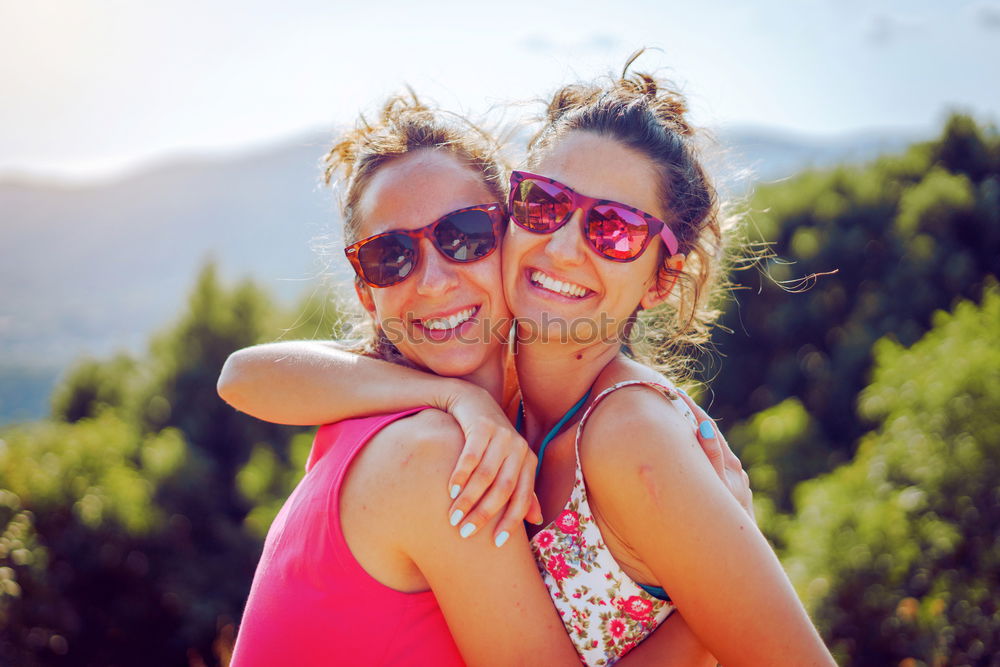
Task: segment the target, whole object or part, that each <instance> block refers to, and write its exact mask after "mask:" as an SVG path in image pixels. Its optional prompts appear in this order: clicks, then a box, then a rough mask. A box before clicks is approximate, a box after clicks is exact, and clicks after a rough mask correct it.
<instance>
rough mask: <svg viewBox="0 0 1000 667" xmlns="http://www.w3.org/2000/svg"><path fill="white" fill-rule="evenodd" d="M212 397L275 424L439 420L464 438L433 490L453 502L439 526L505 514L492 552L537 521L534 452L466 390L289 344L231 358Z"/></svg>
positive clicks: (472, 388) (319, 345)
mask: <svg viewBox="0 0 1000 667" xmlns="http://www.w3.org/2000/svg"><path fill="white" fill-rule="evenodd" d="M217 390H218V393H219V396H220V397H222V399H223V400H225V401H226V402H227V403H229V404H230V405H231V406H233V407H234V408H236V409H237V410H240V411H241V412H245V413H247V414H249V415H252V416H254V417H257V418H258V419H263V420H265V421H269V422H274V423H278V424H295V425H313V424H328V423H332V422H337V421H341V420H343V419H351V418H355V417H364V416H368V415H373V414H382V413H387V412H395V411H398V410H405V409H407V408H411V407H414V406H419V405H429V406H431V407H435V408H438V409H440V410H444V411H445V412H448V413H450V414H451V415H452V416H454V417H455V419H456V420H458V423H459V425H460V426H461V427H462V430H463V432H464V433H465V435H466V445H465V449H464V451H463V453H462V456H461V457H460V458H459V461H458V463H457V464H456V466H455V469H454V471H453V472H452V475H451V476H450V478H449V480H448V483H447V485H446V486H444V487H442V488H444V489H445V491H446V492H447V493H448V494H449V497H450V498H451V499H452V501H453V502H452V507H451V509H450V510H449V512H448V516H452V515H454V514H455V512H456V510H457V511H459V512H461V516H462V517H463V518H464V519H465V521H463V522H462V524H461V525H465V523H467V522H471V523H472V525H474V526H477V528H478V527H479V526H482V525H484V524H485V523H486V522H487V521H488V520H489V519H491V518H492V517H493V516H495V515H496V514H497V513H499V512H500V511H501V510H504V512H503V519H502V520H501V523H500V526H499V527H498V529H497V531H496V534H495V535H494V536H493V538H494V540H497V544H498V546H499V545H502V543H503V542H502V540H499V537H500V535H501V533H503V532H505V531H506V532H507V533H508V534H509V533H510V531H511V530H512V529H513V528H514V527H515V526H516V525H517V524H518V523H520V521H521V520H522V519H527V520H528V521H533V522H535V523H537V522H539V521H541V520H542V513H541V507H540V506H539V504H538V499H537V498H536V497H535V494H534V491H533V482H534V474H535V465H536V464H537V459H536V458H535V454H534V452H532V451H531V449H530V448H529V447H528V443H527V442H525V441H524V439H523V438H522V437H521V436H520V435H518V433H517V431H515V430H514V428H513V426H511V424H510V422H509V421H508V419H507V417H506V416H505V415H504V413H503V410H501V409H500V407H499V406H498V405H497V403H496V401H494V400H493V398H492V397H491V396H490V394H489V393H488V392H487V391H486V390H484V389H481V388H480V387H477V386H476V385H474V384H472V383H470V382H465V381H463V380H458V379H455V378H443V377H439V376H437V375H433V374H431V373H425V372H422V371H418V370H414V369H412V368H406V367H404V366H399V365H397V364H392V363H389V362H385V361H381V360H379V359H371V358H369V357H364V356H360V355H357V354H354V353H352V352H348V351H346V350H344V349H343V348H341V347H340V346H339V345H338V344H337V343H335V342H333V341H288V342H281V343H266V344H263V345H254V346H253V347H247V348H244V349H242V350H237V351H236V352H233V353H232V354H231V355H229V358H228V359H227V360H226V363H225V365H224V366H223V367H222V372H221V373H220V375H219V381H218V386H217ZM439 493H440V491H439ZM505 508H506V509H505ZM456 530H457V528H456Z"/></svg>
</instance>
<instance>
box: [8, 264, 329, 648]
mask: <svg viewBox="0 0 1000 667" xmlns="http://www.w3.org/2000/svg"><path fill="white" fill-rule="evenodd" d="M324 299H326V293H325V292H317V293H316V294H314V295H313V296H312V300H311V304H312V305H309V304H303V305H302V306H300V307H299V308H296V314H298V313H305V315H304V316H300V317H299V320H300V322H299V324H300V325H301V326H304V327H308V328H310V329H311V331H312V332H313V333H314V334H316V335H323V334H324V333H326V332H328V331H329V330H330V325H328V324H327V322H326V319H327V318H328V317H334V320H335V321H336V319H337V317H336V315H337V309H336V308H328V307H327V305H326V303H325V302H324ZM307 305H308V306H309V307H308V308H306V306H307ZM291 319H293V317H291V316H289V315H288V314H285V313H282V312H280V311H279V310H277V309H276V308H275V307H274V306H273V305H272V304H271V303H270V301H269V299H268V298H267V297H266V296H265V295H264V294H263V293H262V292H261V291H260V290H259V289H257V288H256V287H255V286H254V285H253V284H252V283H249V282H244V283H242V284H240V285H237V286H236V287H234V288H231V289H228V288H225V287H223V286H222V285H220V284H219V282H218V280H217V277H216V272H215V269H214V267H213V266H211V265H208V266H206V267H205V269H204V270H203V271H202V273H201V275H200V276H199V277H198V280H197V282H196V285H195V287H194V289H193V290H192V293H191V297H190V301H189V304H188V308H187V310H186V312H185V313H183V314H182V315H181V317H180V318H179V319H178V321H177V322H176V324H175V325H174V326H172V327H170V328H169V329H167V330H165V331H164V332H162V333H161V334H160V335H159V336H157V337H156V338H155V340H154V341H153V343H152V345H151V348H150V352H149V355H148V356H147V357H146V358H145V359H141V360H136V359H131V358H129V357H127V356H124V355H120V356H118V357H115V358H113V359H110V360H107V361H97V360H84V361H82V362H81V363H79V364H78V365H77V366H76V367H75V368H74V369H73V370H71V372H70V373H69V374H68V376H67V377H66V379H65V380H64V381H63V383H62V384H61V385H60V386H59V388H58V390H57V392H56V394H55V396H54V397H53V420H51V421H48V422H40V423H36V424H29V425H24V426H19V427H12V428H9V429H7V430H6V431H5V432H4V433H3V435H2V437H3V440H2V441H0V442H2V445H0V531H2V536H0V630H2V632H0V664H19V665H32V664H49V663H56V662H60V661H71V662H78V663H87V664H149V665H156V664H177V663H184V662H188V661H191V662H201V661H208V662H210V663H211V662H225V661H226V660H227V656H228V648H229V647H230V646H231V643H232V633H233V630H232V628H233V624H234V623H235V621H236V620H237V619H238V618H239V615H240V611H241V609H242V607H243V603H244V602H245V600H246V596H247V593H248V589H249V584H250V579H251V577H252V575H253V568H254V566H255V564H256V561H257V558H258V556H259V554H260V549H261V546H262V540H263V536H264V534H265V533H266V530H267V526H268V525H269V524H270V521H271V520H272V519H273V517H274V514H275V513H276V512H277V509H278V507H280V504H281V502H282V501H283V500H284V498H285V497H286V496H287V495H288V493H289V491H290V490H291V488H293V487H294V485H295V483H297V481H298V479H299V477H300V476H301V473H302V470H303V466H304V462H305V457H306V455H307V453H308V448H309V445H310V443H311V437H310V436H309V434H307V433H302V434H300V435H299V436H297V437H294V438H293V436H295V433H296V430H295V429H289V428H287V427H278V426H275V425H271V424H266V423H263V422H259V421H257V420H254V419H251V418H249V417H247V416H245V415H242V414H239V413H237V412H235V411H234V410H232V409H231V408H230V407H229V406H227V405H225V404H224V403H223V402H222V401H221V400H220V399H219V398H218V397H217V396H216V393H215V384H216V380H217V378H218V374H219V371H220V370H221V368H222V364H223V362H224V361H225V359H226V357H227V356H228V355H229V353H230V352H232V351H233V350H235V349H237V348H239V347H242V346H245V345H249V344H253V343H256V342H259V341H261V340H268V339H274V338H275V337H276V334H278V333H279V332H280V330H281V328H280V326H279V325H280V324H282V323H284V322H287V321H289V320H291ZM300 335H301V334H300ZM290 439H292V440H294V445H293V446H292V447H291V448H290V447H289V441H290ZM227 642H228V646H227ZM151 649H153V650H151Z"/></svg>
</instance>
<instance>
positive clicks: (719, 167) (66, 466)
mask: <svg viewBox="0 0 1000 667" xmlns="http://www.w3.org/2000/svg"><path fill="white" fill-rule="evenodd" d="M641 46H649V47H656V48H657V49H658V50H651V51H648V52H647V53H646V54H644V55H643V56H642V58H641V59H640V61H639V63H638V68H639V69H643V70H647V71H655V72H657V73H659V74H661V75H664V76H668V77H670V78H672V79H673V80H674V81H675V82H676V83H677V84H678V85H679V86H680V87H681V89H682V90H683V91H684V92H685V93H686V95H687V96H688V99H689V101H690V103H691V107H692V111H691V113H692V118H693V120H694V122H696V123H698V124H699V125H701V126H704V127H706V128H708V129H709V130H711V132H712V134H713V135H714V137H715V142H714V143H713V144H712V145H711V146H710V147H709V149H708V150H709V155H708V157H707V159H708V160H709V163H710V164H711V168H712V170H713V173H714V174H715V176H716V178H717V179H718V181H719V183H720V187H721V189H722V191H723V192H725V193H726V195H727V197H729V198H730V199H731V200H734V201H738V202H740V206H741V207H742V210H744V211H745V213H746V221H747V224H746V230H747V235H748V238H749V239H751V240H755V241H759V242H767V243H770V244H771V245H770V247H771V248H772V250H773V251H774V253H775V255H776V257H775V258H774V259H772V260H770V261H768V262H767V263H766V264H764V265H758V266H757V267H755V268H754V269H751V270H748V271H743V272H739V273H737V274H736V275H735V280H736V281H737V282H739V283H741V284H742V285H743V286H744V287H745V289H742V290H734V291H733V293H732V295H731V298H730V299H729V301H728V302H727V303H726V305H725V307H726V314H725V316H724V318H723V325H724V326H722V327H720V328H719V329H718V330H717V332H716V334H715V337H714V339H713V347H714V350H713V351H711V353H709V354H706V355H705V356H704V358H703V359H702V364H701V366H702V370H701V375H700V380H701V381H702V383H703V384H702V385H701V394H700V397H701V400H702V402H703V403H704V404H706V405H709V406H710V411H711V412H712V414H713V415H715V416H716V417H717V418H718V419H719V420H720V424H721V425H722V428H723V429H724V431H725V432H726V433H727V435H728V438H729V441H730V442H731V443H732V445H733V447H734V448H735V449H736V450H737V452H738V453H739V454H740V456H741V458H742V459H743V462H744V464H745V466H746V467H747V469H748V470H749V471H750V476H751V480H752V482H753V486H754V491H755V500H756V503H757V512H758V516H759V518H760V523H761V526H762V528H763V529H764V531H765V533H766V534H767V536H768V538H769V539H770V540H771V541H772V543H773V544H774V546H775V548H776V549H777V551H778V553H779V555H780V557H781V559H782V561H783V563H784V565H785V566H786V569H787V570H788V572H789V574H790V576H791V577H792V580H793V582H794V583H795V585H796V587H797V590H798V591H799V594H800V595H801V597H802V599H803V600H804V602H805V603H806V605H807V607H808V609H809V611H810V614H811V615H812V618H813V619H814V620H815V622H816V624H817V625H818V627H819V628H820V631H821V633H822V635H823V637H824V638H825V640H826V641H827V643H828V645H829V646H830V647H831V649H832V650H833V652H834V654H835V655H836V657H837V659H838V661H839V662H840V663H841V664H844V665H902V666H907V667H909V666H916V665H998V664H1000V658H998V657H997V655H998V654H1000V601H998V593H997V591H998V590H1000V581H998V579H1000V481H998V480H1000V345H998V342H997V341H1000V286H998V284H997V278H996V276H997V272H998V268H1000V259H998V258H1000V136H998V133H997V130H996V125H995V123H996V120H997V117H998V113H1000V2H996V1H980V2H950V3H941V2H931V1H910V2H887V1H875V2H859V1H858V0H846V1H841V2H833V1H831V0H805V1H803V2H799V3H782V2H777V1H767V2H755V3H737V2H721V1H716V0H708V1H706V2H701V3H675V2H664V1H663V0H658V1H655V2H626V3H619V4H616V5H615V6H614V7H612V5H611V4H609V3H606V2H595V1H591V0H581V1H576V2H551V3H538V2H525V1H523V0H510V1H508V2H505V3H499V4H497V3H469V2H441V3H433V4H432V3H411V2H378V1H374V2H367V3H341V2H306V1H302V0H299V1H290V2H285V3H282V4H281V6H280V8H279V6H278V5H277V4H275V3H265V2H259V1H257V0H243V1H241V2H239V3H237V2H206V1H205V0H200V1H198V2H193V1H191V0H176V1H174V2H170V3H133V2H115V1H101V0H75V1H74V0H50V1H48V2H30V3H25V2H15V1H14V0H0V664H4V665H7V664H10V665H36V664H38V665H49V664H52V665H63V664H66V665H69V664H87V665H131V664H149V665H159V664H163V665H184V664H189V665H218V664H227V662H228V659H229V655H230V651H231V648H232V642H233V637H234V633H235V631H236V628H237V627H238V623H239V619H240V614H241V610H242V606H243V603H244V602H245V599H246V595H247V592H248V588H249V583H250V579H251V577H252V574H253V568H254V566H255V564H256V561H257V558H258V556H259V554H260V549H261V545H262V540H263V536H264V535H265V534H266V531H267V527H268V525H269V523H270V521H271V519H272V518H273V516H274V514H275V513H276V511H277V509H278V508H279V507H280V505H281V502H282V501H283V499H284V498H285V497H286V496H287V494H288V493H289V491H290V490H291V489H292V488H293V486H294V484H295V483H296V481H297V480H298V478H299V476H300V475H301V472H302V466H303V463H304V457H305V454H306V452H307V451H308V448H309V445H310V441H311V433H310V431H308V430H306V429H292V428H288V427H280V426H273V425H269V424H265V423H262V422H258V421H255V420H253V419H251V418H248V417H246V416H244V415H240V414H238V413H236V412H235V411H234V410H232V409H231V408H229V407H228V406H226V405H225V404H223V403H222V402H221V401H220V400H219V399H218V398H217V396H216V394H215V381H216V378H217V375H218V372H219V369H220V368H221V365H222V363H223V361H224V360H225V358H226V356H227V355H228V354H229V353H230V352H231V351H233V350H235V349H237V348H239V347H241V346H245V345H249V344H252V343H255V342H261V341H273V340H278V339H289V338H305V337H331V336H336V335H337V334H338V326H339V323H340V322H341V319H340V312H339V309H338V307H337V305H336V304H335V302H334V301H333V299H332V297H333V296H335V295H336V290H337V289H338V288H337V284H338V280H337V278H338V277H343V276H344V275H346V271H347V267H346V262H342V261H341V259H340V257H339V256H338V254H337V252H336V251H335V250H334V251H331V250H330V247H333V248H334V249H335V248H336V242H337V240H338V235H339V224H338V223H339V220H338V218H337V214H336V212H335V209H334V206H333V199H332V193H330V192H328V191H326V190H324V189H322V188H320V187H319V185H318V183H319V169H318V162H319V159H320V158H321V156H322V154H323V152H324V150H325V147H326V145H327V144H328V143H329V140H330V138H331V137H332V136H333V135H334V133H335V132H336V131H337V129H338V128H342V127H344V126H346V125H347V124H350V123H352V122H353V120H354V119H355V118H356V117H357V114H358V113H359V112H361V111H365V110H368V111H369V112H370V111H371V110H372V109H373V108H374V107H375V105H376V104H377V103H378V101H379V100H380V99H381V98H383V97H384V96H385V95H387V94H389V93H391V92H396V91H399V90H400V89H401V88H402V86H403V85H404V84H410V85H411V86H412V87H413V88H414V89H415V90H417V91H418V92H419V93H420V94H421V95H423V96H425V97H427V98H429V99H432V100H435V101H436V102H438V103H440V104H442V105H444V106H446V107H448V108H450V109H454V110H456V111H460V112H462V113H466V114H469V115H472V116H474V117H477V118H485V121H484V122H487V123H489V124H492V125H493V126H497V127H506V128H508V129H510V131H511V136H512V142H513V147H512V150H513V152H514V153H516V152H517V148H518V147H517V142H518V141H521V140H523V137H524V136H525V133H526V132H527V131H528V130H527V129H525V128H524V127H522V126H518V125H515V123H516V121H518V119H521V118H528V117H530V116H532V115H533V114H537V113H539V112H540V106H539V105H538V104H533V103H532V100H535V99H538V98H541V97H544V95H545V94H546V93H548V92H550V91H551V90H552V89H553V88H554V87H556V86H557V85H559V84H564V83H567V82H570V81H573V80H576V79H580V78H584V79H589V78H592V77H594V76H597V75H601V74H606V73H609V72H612V71H618V70H619V69H620V67H621V65H622V64H623V63H624V61H625V59H626V57H627V55H628V54H629V53H631V52H632V51H633V50H635V49H636V48H638V47H641ZM832 271H836V273H835V274H833V275H829V276H825V277H821V278H820V279H818V280H815V281H811V280H809V281H806V283H807V284H806V285H803V284H802V283H801V280H800V279H801V278H803V277H805V276H809V275H811V274H814V273H827V272H832ZM331 276H332V278H331ZM804 286H805V287H809V289H789V288H798V287H804Z"/></svg>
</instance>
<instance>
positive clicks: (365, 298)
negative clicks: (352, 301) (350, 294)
mask: <svg viewBox="0 0 1000 667" xmlns="http://www.w3.org/2000/svg"><path fill="white" fill-rule="evenodd" d="M354 291H355V293H357V295H358V301H360V302H361V305H362V306H364V307H365V310H367V311H368V314H369V315H371V316H372V317H375V301H374V300H373V299H372V288H371V287H369V286H368V285H365V284H364V283H363V282H361V279H360V278H355V279H354Z"/></svg>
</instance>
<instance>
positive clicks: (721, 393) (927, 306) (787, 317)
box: [705, 115, 1000, 461]
mask: <svg viewBox="0 0 1000 667" xmlns="http://www.w3.org/2000/svg"><path fill="white" fill-rule="evenodd" d="M750 210H751V213H750V215H749V221H748V222H749V228H750V229H751V230H753V231H754V232H755V233H759V234H760V237H761V239H763V240H765V241H768V242H770V243H771V244H772V249H773V250H774V252H775V253H776V256H777V257H778V258H782V259H781V260H780V261H779V260H778V259H775V260H772V261H770V262H769V263H768V264H767V265H766V266H765V267H763V270H764V271H766V273H767V277H762V278H761V284H760V286H759V293H756V292H757V291H758V290H754V292H753V293H750V292H747V291H744V292H739V293H738V294H739V301H738V302H735V301H734V302H732V303H731V304H730V306H729V308H728V311H727V313H726V314H725V316H724V317H723V319H722V324H723V326H724V327H727V328H729V329H731V330H733V331H734V332H735V333H733V334H731V335H729V334H724V333H719V334H718V335H716V336H715V338H714V341H713V342H714V344H715V346H716V347H717V349H718V350H719V351H720V352H721V353H722V355H723V356H724V362H723V363H722V365H721V367H720V368H714V367H713V366H711V365H710V368H709V371H708V372H706V373H705V378H706V379H710V380H711V381H712V390H713V394H714V397H715V400H714V402H713V404H712V412H713V414H714V415H715V416H716V417H718V418H720V419H722V421H723V423H727V422H729V423H733V422H737V421H740V420H743V419H746V418H748V417H749V416H750V415H752V414H753V413H755V412H759V411H761V410H764V409H767V408H769V407H771V406H774V405H776V404H778V403H781V402H782V401H784V400H785V399H788V398H795V399H797V400H798V401H799V402H800V403H801V404H802V406H803V407H804V408H805V410H806V411H807V412H808V413H809V416H810V417H811V419H813V420H815V422H816V425H817V427H818V429H819V431H818V433H819V436H820V437H819V439H818V440H817V442H820V443H822V444H823V446H827V445H829V446H830V447H831V448H833V449H834V450H837V451H839V452H840V457H841V459H842V458H844V457H847V456H850V455H851V454H852V453H853V447H854V445H855V443H856V442H857V440H858V438H859V437H860V436H861V435H862V434H863V433H864V432H865V431H866V430H868V428H869V427H870V424H869V423H867V422H866V421H865V419H863V418H862V417H859V416H857V414H856V413H855V410H854V404H855V400H856V396H857V394H858V393H859V392H860V391H861V389H862V388H863V387H864V386H865V384H866V382H867V380H868V374H869V372H870V370H871V364H872V360H873V356H872V349H873V345H874V343H875V341H876V340H878V339H879V338H881V337H882V336H885V335H887V334H891V335H892V336H894V337H895V338H896V339H897V340H899V341H900V342H901V343H903V344H904V345H910V344H912V343H914V342H915V341H916V340H917V339H918V338H920V336H921V335H923V333H924V332H926V331H927V329H928V328H929V327H930V326H931V316H932V314H933V312H934V311H935V310H937V309H942V308H943V309H948V308H951V307H952V306H953V305H954V303H955V302H956V300H958V299H961V298H966V299H968V298H976V297H977V296H978V294H979V293H980V291H981V290H982V286H983V284H984V280H985V279H986V278H987V276H990V275H993V276H995V275H997V271H998V268H1000V263H998V259H997V258H998V257H1000V136H998V134H997V132H996V130H994V129H992V128H990V129H982V128H980V127H979V126H978V125H977V124H976V123H975V121H974V120H972V119H971V118H969V117H967V116H962V115H954V116H952V117H951V118H950V119H949V120H948V122H947V124H946V126H945V129H944V132H943V133H942V135H941V137H940V138H939V139H937V140H935V141H932V142H928V143H924V144H918V145H915V146H913V147H911V148H910V149H909V150H908V151H907V152H906V153H904V154H903V155H898V156H888V157H885V158H882V159H879V160H877V161H875V162H874V163H872V164H870V165H866V166H861V167H839V168H836V169H832V170H828V171H810V172H806V173H804V174H802V175H800V176H798V177H796V178H793V179H791V180H789V181H787V182H783V183H779V184H775V185H770V186H766V187H763V188H761V189H760V190H759V191H758V192H757V193H756V195H755V196H754V198H753V199H752V201H751V203H750ZM834 270H836V271H838V273H837V274H836V275H835V276H828V277H819V278H818V280H815V281H812V280H805V281H800V280H798V278H800V277H804V276H809V275H811V274H817V273H823V272H830V271H834ZM738 278H739V279H740V280H742V281H743V282H748V281H747V278H748V276H745V275H744V276H742V277H739V276H738ZM775 281H777V282H775ZM782 281H785V282H784V283H782ZM813 282H815V285H814V286H812V288H811V289H808V290H806V291H804V292H802V293H789V292H787V291H784V290H785V289H791V288H803V287H808V286H809V285H810V284H812V283H813ZM783 288H784V289H783ZM736 444H742V443H735V442H734V445H736ZM821 453H822V452H820V451H817V452H816V454H815V455H816V456H819V455H821ZM835 460H836V459H834V461H835Z"/></svg>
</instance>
